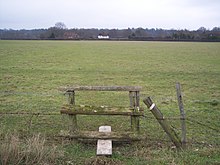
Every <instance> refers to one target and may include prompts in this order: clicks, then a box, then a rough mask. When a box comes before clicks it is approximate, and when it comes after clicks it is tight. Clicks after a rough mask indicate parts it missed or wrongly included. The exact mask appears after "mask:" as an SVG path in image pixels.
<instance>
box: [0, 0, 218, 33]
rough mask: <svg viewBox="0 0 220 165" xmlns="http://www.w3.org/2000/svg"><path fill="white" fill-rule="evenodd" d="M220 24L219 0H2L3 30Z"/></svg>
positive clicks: (0, 22) (166, 27)
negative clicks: (63, 25)
mask: <svg viewBox="0 0 220 165" xmlns="http://www.w3.org/2000/svg"><path fill="white" fill-rule="evenodd" d="M56 22H63V23H65V25H66V26H67V28H118V29H122V28H128V27H129V28H133V27H134V28H137V27H143V28H163V29H172V28H174V29H189V30H195V29H198V28H199V27H201V26H203V27H206V28H208V29H212V28H213V27H220V0H0V29H4V28H6V29H9V28H11V29H35V28H37V29H38V28H49V27H52V26H54V25H55V23H56Z"/></svg>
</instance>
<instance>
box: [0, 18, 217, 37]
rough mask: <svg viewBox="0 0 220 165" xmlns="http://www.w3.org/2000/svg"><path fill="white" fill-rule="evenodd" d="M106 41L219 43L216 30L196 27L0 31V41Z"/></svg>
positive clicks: (59, 25) (61, 25)
mask: <svg viewBox="0 0 220 165" xmlns="http://www.w3.org/2000/svg"><path fill="white" fill-rule="evenodd" d="M98 36H108V37H103V38H105V39H106V38H107V39H108V40H138V41H154V40H155V41H220V27H214V28H213V29H212V30H209V29H206V28H205V27H200V28H199V29H197V30H187V29H184V30H175V29H170V30H166V29H157V28H156V29H154V28H151V29H148V28H145V29H144V28H141V27H140V28H127V29H97V28H90V29H84V28H72V29H68V28H67V27H66V26H65V24H64V23H62V22H58V23H56V24H55V26H53V27H50V28H48V29H33V30H25V29H22V30H13V29H0V39H9V40H10V39H15V40H21V39H24V40H98V39H100V38H101V37H98Z"/></svg>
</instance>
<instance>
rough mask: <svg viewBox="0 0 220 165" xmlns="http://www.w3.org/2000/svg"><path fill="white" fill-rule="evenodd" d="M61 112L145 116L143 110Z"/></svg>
mask: <svg viewBox="0 0 220 165" xmlns="http://www.w3.org/2000/svg"><path fill="white" fill-rule="evenodd" d="M60 113H61V114H68V115H118V116H144V114H143V113H142V112H125V111H124V112H120V111H95V110H94V111H79V110H78V111H69V110H61V111H60Z"/></svg>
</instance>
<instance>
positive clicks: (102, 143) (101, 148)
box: [96, 126, 112, 155]
mask: <svg viewBox="0 0 220 165" xmlns="http://www.w3.org/2000/svg"><path fill="white" fill-rule="evenodd" d="M99 132H104V133H106V132H108V133H109V132H111V126H100V127H99ZM96 155H112V140H98V141H97V152H96Z"/></svg>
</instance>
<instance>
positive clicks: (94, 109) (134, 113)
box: [59, 86, 144, 140]
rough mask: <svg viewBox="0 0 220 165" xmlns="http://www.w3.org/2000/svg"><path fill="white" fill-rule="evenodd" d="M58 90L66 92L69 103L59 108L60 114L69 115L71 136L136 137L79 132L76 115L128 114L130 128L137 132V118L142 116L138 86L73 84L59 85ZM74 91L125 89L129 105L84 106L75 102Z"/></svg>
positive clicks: (139, 88) (91, 137)
mask: <svg viewBox="0 0 220 165" xmlns="http://www.w3.org/2000/svg"><path fill="white" fill-rule="evenodd" d="M59 90H60V91H62V92H65V94H68V102H69V104H66V105H63V106H62V109H61V111H60V112H61V114H66V115H69V118H70V120H71V123H72V124H71V130H70V132H75V133H74V134H71V135H70V136H71V137H72V138H74V137H75V138H86V137H88V138H90V139H93V138H98V136H101V135H103V136H104V137H103V136H102V138H105V139H106V138H107V139H108V137H109V138H115V139H116V138H119V139H120V138H121V139H126V137H128V138H129V140H131V139H132V138H134V139H135V140H137V139H138V138H136V137H134V136H131V135H120V134H117V133H114V132H111V133H104V134H103V133H97V132H95V133H94V132H90V133H88V132H87V134H85V132H84V133H83V132H80V131H79V129H78V126H77V115H122V116H130V118H131V129H132V130H133V131H135V132H139V124H140V123H139V120H140V116H143V115H144V113H143V110H142V108H140V90H141V87H139V86H73V87H60V88H59ZM76 91H77V92H78V91H97V92H98V91H115V92H117V91H127V92H128V94H129V101H130V105H128V106H127V107H108V106H88V105H87V106H85V105H76V104H75V93H76Z"/></svg>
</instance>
